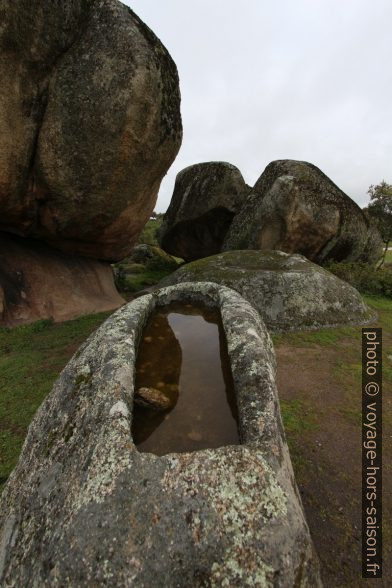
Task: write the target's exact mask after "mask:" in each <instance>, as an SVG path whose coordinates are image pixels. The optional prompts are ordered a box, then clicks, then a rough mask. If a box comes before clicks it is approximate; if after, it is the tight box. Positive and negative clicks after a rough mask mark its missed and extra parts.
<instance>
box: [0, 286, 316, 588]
mask: <svg viewBox="0 0 392 588" xmlns="http://www.w3.org/2000/svg"><path fill="white" fill-rule="evenodd" d="M173 301H176V302H185V301H186V302H195V303H196V302H198V303H202V304H206V305H211V306H215V308H217V309H218V310H219V312H220V314H221V318H222V323H223V328H224V330H225V333H226V341H227V348H228V353H229V358H230V363H231V369H232V374H233V380H234V387H235V392H236V398H237V405H238V412H239V432H240V438H241V444H240V445H235V446H234V445H229V446H223V447H219V448H218V449H203V450H199V451H195V452H190V453H171V454H167V455H163V456H156V455H153V454H150V453H140V452H139V451H138V450H137V449H136V447H135V445H134V443H133V441H132V437H131V418H132V417H131V415H132V407H133V392H134V391H133V386H134V384H133V382H134V367H135V361H136V353H137V347H138V343H139V341H140V338H141V336H142V333H143V329H144V326H145V324H146V322H147V320H148V318H149V316H150V315H151V313H152V312H153V310H154V309H155V308H156V307H157V306H165V305H167V304H170V302H173ZM244 335H245V336H244ZM151 517H152V518H151ZM26 521H28V524H27V523H26ZM130 521H132V523H131V524H130ZM169 535H170V536H171V540H170V541H169V539H168V537H169ZM0 545H1V546H2V547H1V553H0V555H1V557H0V563H1V564H2V565H1V566H0V583H1V582H2V581H4V582H5V583H7V582H8V581H11V580H12V582H14V583H19V584H21V585H23V584H25V583H26V582H27V579H28V580H29V582H32V583H36V584H40V583H45V582H48V581H50V582H51V583H52V584H62V583H65V584H66V583H72V582H74V581H76V580H77V583H78V584H79V585H88V584H89V582H90V583H91V581H98V582H102V583H105V582H109V580H110V583H112V584H113V583H114V584H116V585H128V584H129V581H130V578H132V582H133V583H134V584H135V585H140V586H144V585H156V584H154V582H155V581H156V574H157V573H158V571H157V570H159V574H160V582H161V584H160V585H178V586H188V585H191V584H192V582H194V580H195V578H196V577H197V578H199V576H200V574H201V576H200V577H202V578H205V579H208V581H209V582H210V583H211V585H221V583H222V581H223V580H224V581H225V583H226V584H227V585H244V582H245V581H246V582H247V583H248V584H249V585H253V586H256V585H257V586H258V585H263V586H271V587H272V586H274V585H276V578H277V577H279V582H280V584H279V585H280V586H282V587H283V586H287V587H288V586H293V585H295V583H296V582H297V581H298V579H300V580H301V581H307V582H308V583H309V585H312V586H315V587H316V586H321V581H320V576H319V568H318V560H317V556H316V554H315V551H314V547H313V544H312V540H311V538H310V534H309V529H308V526H307V523H306V520H305V515H304V512H303V508H302V505H301V500H300V497H299V492H298V489H297V486H296V483H295V479H294V474H293V470H292V465H291V461H290V456H289V451H288V447H287V443H286V439H285V435H284V430H283V426H282V421H281V416H280V410H279V401H278V395H277V389H276V383H275V355H274V350H273V346H272V342H271V339H270V336H269V334H268V332H267V330H266V328H265V325H264V323H263V321H262V320H261V319H260V317H259V315H258V313H257V311H256V310H255V309H254V308H252V306H251V305H250V304H249V303H248V302H246V301H245V300H244V299H243V298H242V297H241V296H240V295H239V294H238V293H237V292H235V291H234V290H231V289H229V288H226V287H222V286H219V285H217V284H215V283H207V282H204V283H188V284H179V285H176V286H171V287H168V288H164V289H162V290H159V291H157V292H154V293H152V294H148V295H146V296H143V297H141V298H138V299H136V300H134V301H132V302H131V303H129V304H127V305H125V306H124V307H122V308H121V309H120V310H118V311H117V312H115V313H114V314H113V315H112V316H111V317H109V318H108V319H107V320H106V321H105V323H103V325H102V326H101V327H100V328H99V329H97V331H96V332H95V333H93V334H92V335H91V336H90V337H89V339H88V340H87V341H86V342H85V343H84V345H82V347H81V348H80V349H79V351H78V352H77V353H76V354H75V355H74V357H73V358H72V359H71V361H70V362H69V363H68V365H67V366H66V368H65V369H64V370H63V372H62V374H61V375H60V377H59V379H58V380H57V382H56V383H55V385H54V388H53V390H52V392H51V393H50V394H49V395H48V397H47V398H46V400H45V401H44V403H43V404H42V406H41V407H40V409H39V410H38V412H37V414H36V416H35V418H34V420H33V422H32V424H31V426H30V428H29V432H28V435H27V438H26V442H25V444H24V447H23V450H22V454H21V457H20V460H19V463H18V465H17V467H16V468H15V470H14V472H13V474H12V475H11V477H10V479H9V481H8V483H7V485H6V487H5V490H4V492H3V495H2V497H1V498H0ZM26 545H28V549H26ZM42 545H45V550H42V547H41V546H42ZM146 545H149V547H148V548H147V547H146ZM43 551H44V552H45V556H44V557H43V556H40V555H38V556H37V553H38V554H42V553H43ZM108 553H110V554H112V555H111V556H110V558H106V560H105V561H106V564H105V566H102V564H101V562H102V559H101V558H102V557H106V554H108ZM244 553H245V554H246V557H245V558H244ZM130 554H131V555H130ZM48 558H49V559H50V562H51V565H50V566H49V568H48V563H47V561H48ZM21 560H23V562H24V565H23V566H21V565H20V562H21ZM179 562H181V563H179ZM48 569H50V571H48ZM27 574H28V575H27ZM196 585H201V584H196Z"/></svg>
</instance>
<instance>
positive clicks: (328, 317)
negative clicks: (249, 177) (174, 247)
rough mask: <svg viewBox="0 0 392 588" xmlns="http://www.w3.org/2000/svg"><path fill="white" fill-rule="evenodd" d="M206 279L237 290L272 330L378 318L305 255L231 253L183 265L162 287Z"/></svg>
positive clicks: (352, 290)
mask: <svg viewBox="0 0 392 588" xmlns="http://www.w3.org/2000/svg"><path fill="white" fill-rule="evenodd" d="M203 281H206V282H215V283H217V284H222V285H224V286H228V287H230V288H233V289H234V290H236V291H237V292H239V293H240V294H241V295H242V296H243V297H244V298H245V299H246V300H248V302H250V303H251V304H252V306H253V307H254V308H255V309H257V310H258V312H259V314H260V316H261V317H262V319H263V320H264V322H265V324H266V326H267V328H268V329H269V330H271V331H273V332H281V331H282V332H284V331H293V330H295V331H301V330H309V329H319V328H322V327H333V326H338V325H361V324H366V323H367V322H369V321H370V320H371V319H372V318H374V313H372V311H370V309H369V308H368V307H367V306H366V304H365V303H364V302H363V300H362V298H361V296H360V294H359V293H358V292H357V290H355V288H353V287H352V286H350V285H349V284H347V283H346V282H344V281H343V280H340V279H339V278H337V277H336V276H334V275H333V274H331V273H330V272H328V271H327V270H325V269H323V268H321V267H320V266H318V265H316V264H314V263H311V262H310V261H308V260H307V259H306V258H305V257H303V256H301V255H289V254H287V253H283V252H281V251H249V250H245V251H227V252H225V253H221V254H219V255H214V256H211V257H208V258H206V259H200V260H198V261H194V262H192V263H189V264H186V265H183V266H182V267H180V268H179V269H178V270H177V271H175V272H174V273H173V274H171V275H170V276H168V277H167V278H164V279H163V280H162V281H161V282H160V284H159V285H160V286H167V285H171V284H179V283H182V282H203Z"/></svg>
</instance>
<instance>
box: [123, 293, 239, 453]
mask: <svg viewBox="0 0 392 588" xmlns="http://www.w3.org/2000/svg"><path fill="white" fill-rule="evenodd" d="M139 388H154V389H156V390H159V391H161V392H162V393H163V394H164V395H165V396H166V397H169V398H170V400H171V403H170V404H171V406H172V408H171V409H169V410H166V411H164V412H157V411H156V410H153V409H151V408H146V407H141V406H137V405H136V404H135V405H134V415H133V424H132V435H133V439H134V442H135V444H136V445H137V446H138V449H139V450H140V451H145V452H150V453H155V454H157V455H164V454H166V453H170V452H181V451H195V450H198V449H206V448H213V447H220V446H222V445H232V444H238V442H239V439H238V429H237V420H238V419H237V407H236V402H235V394H234V388H233V382H232V376H231V370H230V362H229V358H228V354H227V348H226V340H225V336H224V332H223V327H222V325H221V321H220V316H219V314H218V312H217V311H213V310H210V309H206V308H202V307H195V306H193V305H181V306H179V305H178V304H171V305H170V306H166V307H164V308H160V309H158V310H157V311H155V313H154V314H153V315H152V317H151V318H150V320H149V322H148V324H147V326H146V328H145V329H144V332H143V337H142V341H141V343H140V347H139V352H138V357H137V363H136V382H135V390H136V391H137V390H138V389H139Z"/></svg>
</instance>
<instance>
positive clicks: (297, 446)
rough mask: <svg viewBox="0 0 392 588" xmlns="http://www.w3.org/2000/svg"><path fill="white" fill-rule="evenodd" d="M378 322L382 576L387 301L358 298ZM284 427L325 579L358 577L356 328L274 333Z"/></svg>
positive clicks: (390, 427)
mask: <svg viewBox="0 0 392 588" xmlns="http://www.w3.org/2000/svg"><path fill="white" fill-rule="evenodd" d="M365 298H366V300H367V302H368V304H369V305H370V306H371V307H372V308H374V309H376V310H377V312H378V315H379V318H378V322H377V326H380V327H382V328H383V455H384V461H383V463H384V468H383V495H384V499H383V509H384V521H383V537H384V578H385V579H384V580H379V581H378V585H379V586H390V583H389V582H390V578H391V577H392V526H391V520H390V517H388V516H387V513H389V512H390V511H391V510H392V493H391V488H392V463H391V460H390V455H391V451H392V410H391V408H392V394H391V393H392V300H390V299H386V298H375V297H365ZM274 343H275V349H276V354H277V363H278V378H277V383H278V390H279V398H280V403H281V408H282V416H283V421H284V424H285V431H286V435H287V440H288V443H289V447H290V453H291V457H292V461H293V467H294V471H295V475H296V480H297V484H298V487H299V490H300V493H301V497H302V501H303V504H304V507H305V511H306V515H307V520H308V523H309V527H310V530H311V533H312V536H313V540H314V542H315V546H316V550H317V552H318V554H319V557H320V560H321V569H322V576H323V581H324V585H325V586H350V587H351V586H370V585H371V581H367V580H362V579H361V571H360V565H361V416H362V415H361V376H362V366H361V328H360V327H350V328H340V329H331V330H329V329H328V330H320V331H316V332H308V333H292V334H286V335H279V336H275V337H274Z"/></svg>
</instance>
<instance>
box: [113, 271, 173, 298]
mask: <svg viewBox="0 0 392 588" xmlns="http://www.w3.org/2000/svg"><path fill="white" fill-rule="evenodd" d="M172 272H173V270H172V269H169V270H168V269H149V268H147V267H146V268H144V269H143V270H141V271H139V270H138V271H137V272H136V273H127V274H126V275H125V276H124V277H122V278H121V282H118V283H117V286H118V288H119V289H120V290H122V291H124V292H138V291H139V290H143V289H144V288H147V287H148V286H154V285H155V284H157V283H158V282H160V281H161V280H162V279H163V278H164V277H166V276H167V275H169V274H171V273H172Z"/></svg>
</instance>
